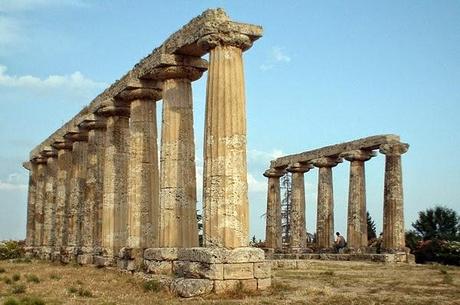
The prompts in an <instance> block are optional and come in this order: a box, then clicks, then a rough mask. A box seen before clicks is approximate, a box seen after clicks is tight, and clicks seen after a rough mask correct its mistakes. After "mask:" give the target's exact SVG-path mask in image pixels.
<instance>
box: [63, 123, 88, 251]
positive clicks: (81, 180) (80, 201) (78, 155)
mask: <svg viewBox="0 0 460 305" xmlns="http://www.w3.org/2000/svg"><path fill="white" fill-rule="evenodd" d="M64 138H65V139H66V140H68V141H71V142H72V168H71V177H70V197H69V209H68V211H67V212H68V216H67V217H68V223H67V224H68V228H67V230H68V235H67V236H68V239H67V252H68V254H69V255H71V258H73V256H72V255H77V254H78V248H79V247H80V246H81V234H82V225H83V219H82V214H83V213H82V212H83V207H84V202H85V187H86V157H87V152H88V143H87V141H88V132H87V131H80V130H78V129H75V130H72V131H69V132H67V133H66V134H65V135H64Z"/></svg>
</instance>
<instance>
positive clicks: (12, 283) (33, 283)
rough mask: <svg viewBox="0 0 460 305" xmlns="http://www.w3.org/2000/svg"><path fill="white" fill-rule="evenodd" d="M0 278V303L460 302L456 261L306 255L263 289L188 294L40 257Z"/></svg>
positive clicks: (5, 264)
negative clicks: (302, 265) (305, 263)
mask: <svg viewBox="0 0 460 305" xmlns="http://www.w3.org/2000/svg"><path fill="white" fill-rule="evenodd" d="M0 279H1V280H0V304H1V305H4V304H6V305H15V304H24V305H40V304H97V305H115V304H117V305H122V304H161V305H169V304H266V305H268V304H276V305H283V304H314V305H322V304H345V305H346V304H350V305H351V304H353V305H361V304H363V305H364V304H366V305H367V304H414V305H415V304H436V305H441V304H460V268H459V267H446V266H438V265H437V266H434V265H431V266H430V265H417V266H409V265H396V266H391V265H383V264H377V263H373V264H371V263H359V262H324V261H311V263H310V267H309V269H303V270H274V277H273V287H272V289H270V290H269V291H264V292H256V293H251V292H245V291H240V290H238V291H234V292H232V293H228V294H226V295H220V296H216V295H210V296H206V297H200V298H192V299H180V298H177V297H174V296H172V295H170V294H169V293H167V292H165V291H155V290H156V289H150V290H146V287H144V286H145V285H144V283H145V282H144V281H143V280H141V279H140V278H138V277H135V276H132V275H128V274H125V273H121V272H119V271H115V270H107V269H97V268H94V267H80V266H76V265H68V266H62V265H59V264H51V263H48V262H40V261H33V262H31V263H25V262H19V263H18V262H11V261H0ZM152 290H153V291H152ZM21 300H22V302H21ZM14 301H16V303H15V302H14ZM41 301H42V302H41Z"/></svg>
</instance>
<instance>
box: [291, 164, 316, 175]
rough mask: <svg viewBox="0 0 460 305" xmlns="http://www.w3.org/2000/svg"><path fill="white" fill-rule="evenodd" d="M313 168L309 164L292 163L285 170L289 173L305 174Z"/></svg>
mask: <svg viewBox="0 0 460 305" xmlns="http://www.w3.org/2000/svg"><path fill="white" fill-rule="evenodd" d="M312 168H313V165H311V164H310V163H294V164H291V165H289V166H288V167H287V168H286V170H287V171H288V172H290V173H306V172H308V171H309V170H310V169H312Z"/></svg>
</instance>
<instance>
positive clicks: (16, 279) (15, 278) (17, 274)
mask: <svg viewBox="0 0 460 305" xmlns="http://www.w3.org/2000/svg"><path fill="white" fill-rule="evenodd" d="M11 279H12V280H13V281H14V282H17V281H19V280H20V279H21V275H20V274H19V273H15V274H13V276H12V277H11Z"/></svg>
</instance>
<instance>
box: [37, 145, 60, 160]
mask: <svg viewBox="0 0 460 305" xmlns="http://www.w3.org/2000/svg"><path fill="white" fill-rule="evenodd" d="M40 155H42V156H43V157H44V158H46V159H49V158H57V156H58V154H57V151H56V150H55V149H54V148H52V147H47V148H45V149H43V150H42V151H41V152H40Z"/></svg>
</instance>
